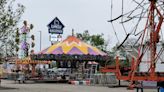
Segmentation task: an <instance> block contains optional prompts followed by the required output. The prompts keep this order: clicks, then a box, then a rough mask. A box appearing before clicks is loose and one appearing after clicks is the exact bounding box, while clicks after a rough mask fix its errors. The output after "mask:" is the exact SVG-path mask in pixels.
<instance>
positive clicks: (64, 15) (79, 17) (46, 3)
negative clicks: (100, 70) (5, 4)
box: [17, 0, 134, 52]
mask: <svg viewBox="0 0 164 92" xmlns="http://www.w3.org/2000/svg"><path fill="white" fill-rule="evenodd" d="M121 1H122V0H113V17H117V16H119V15H120V14H121ZM17 3H22V4H23V5H24V6H25V7H26V9H25V13H24V14H23V16H22V20H21V22H23V20H27V21H28V22H29V23H32V24H33V25H34V29H33V31H32V33H33V34H34V35H35V36H36V40H35V43H36V47H35V51H36V52H37V51H39V48H40V46H39V44H40V43H39V40H40V39H39V38H40V36H39V32H38V31H42V49H44V48H46V47H48V46H50V41H49V34H48V28H47V24H48V23H49V22H50V21H52V20H53V19H54V18H55V17H58V18H59V19H60V20H61V22H62V23H63V24H64V25H65V28H64V34H63V39H65V38H66V37H67V36H68V35H71V30H72V29H74V30H75V33H77V32H78V33H79V32H80V33H82V32H84V31H85V30H89V32H90V34H101V33H104V38H105V39H106V40H108V39H109V40H110V41H109V48H108V49H110V48H112V47H113V46H114V45H115V44H116V43H117V42H118V41H117V40H116V36H115V34H114V31H113V29H112V26H111V24H110V23H109V22H107V21H108V20H110V19H111V16H110V15H111V11H110V8H111V0H17ZM124 3H126V4H128V5H127V6H125V7H127V9H131V8H130V7H133V6H134V5H133V4H131V2H129V0H126V1H125V2H124ZM114 26H115V28H117V29H116V30H117V34H118V38H119V40H123V39H124V38H125V37H126V35H125V33H124V32H123V29H122V28H119V26H118V25H114Z"/></svg>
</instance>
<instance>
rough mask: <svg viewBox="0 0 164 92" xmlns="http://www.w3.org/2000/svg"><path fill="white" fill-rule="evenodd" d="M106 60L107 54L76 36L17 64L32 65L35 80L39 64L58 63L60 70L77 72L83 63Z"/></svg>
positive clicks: (18, 61)
mask: <svg viewBox="0 0 164 92" xmlns="http://www.w3.org/2000/svg"><path fill="white" fill-rule="evenodd" d="M106 59H108V56H107V54H106V53H104V52H102V51H100V50H98V49H97V48H96V47H93V46H91V45H89V44H87V43H84V42H83V41H81V40H79V39H78V38H76V37H75V36H69V37H68V38H66V39H65V40H63V41H62V42H59V43H56V44H53V45H52V46H50V47H48V48H46V49H44V50H42V51H40V52H39V53H35V54H31V56H30V57H28V58H26V59H22V60H21V59H20V60H17V61H16V64H17V65H19V64H21V65H31V66H32V77H33V78H34V77H35V76H36V75H35V72H36V70H35V67H36V65H37V64H50V63H51V61H56V63H57V67H58V68H69V69H71V70H74V69H76V70H77V68H83V67H84V66H82V67H80V66H81V65H83V63H88V62H89V61H91V62H92V61H97V62H99V61H102V62H105V61H106ZM81 72H82V71H81Z"/></svg>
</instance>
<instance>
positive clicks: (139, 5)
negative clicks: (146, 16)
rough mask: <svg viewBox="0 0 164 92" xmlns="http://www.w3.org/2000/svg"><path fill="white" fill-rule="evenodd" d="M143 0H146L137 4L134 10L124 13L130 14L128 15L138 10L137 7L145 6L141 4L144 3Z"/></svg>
mask: <svg viewBox="0 0 164 92" xmlns="http://www.w3.org/2000/svg"><path fill="white" fill-rule="evenodd" d="M143 1H144V0H142V2H141V3H139V4H138V5H137V6H136V8H135V9H133V10H131V11H129V12H127V13H125V14H124V15H128V14H129V15H128V16H131V14H132V13H133V12H134V11H136V10H137V9H140V8H143V6H142V5H141V4H142V3H143Z"/></svg>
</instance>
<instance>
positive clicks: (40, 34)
mask: <svg viewBox="0 0 164 92" xmlns="http://www.w3.org/2000/svg"><path fill="white" fill-rule="evenodd" d="M38 32H39V33H40V51H41V50H42V31H38Z"/></svg>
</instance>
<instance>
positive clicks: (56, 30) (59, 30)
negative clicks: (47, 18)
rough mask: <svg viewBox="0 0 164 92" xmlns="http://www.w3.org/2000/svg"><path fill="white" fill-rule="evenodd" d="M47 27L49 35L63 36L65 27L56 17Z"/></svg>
mask: <svg viewBox="0 0 164 92" xmlns="http://www.w3.org/2000/svg"><path fill="white" fill-rule="evenodd" d="M47 26H48V31H49V33H52V34H63V28H64V25H63V24H62V23H61V21H60V20H59V19H58V18H57V17H55V19H54V20H52V21H51V22H50V23H49V24H48V25H47Z"/></svg>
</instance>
